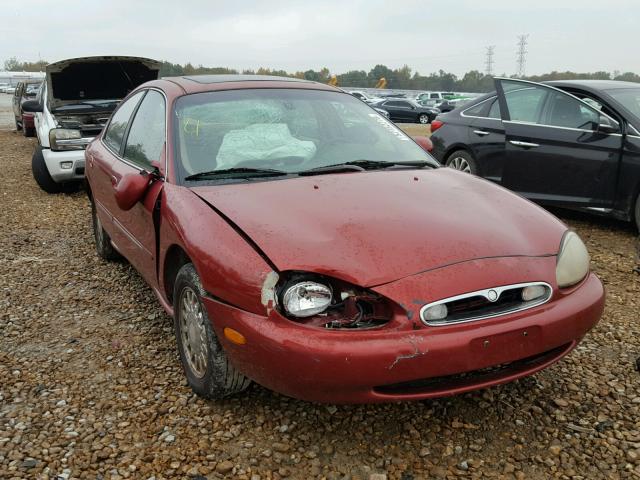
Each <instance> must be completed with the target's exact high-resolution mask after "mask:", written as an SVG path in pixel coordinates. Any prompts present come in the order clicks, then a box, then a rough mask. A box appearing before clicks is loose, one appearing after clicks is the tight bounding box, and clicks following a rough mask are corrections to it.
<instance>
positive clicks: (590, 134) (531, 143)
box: [431, 79, 640, 227]
mask: <svg viewBox="0 0 640 480" xmlns="http://www.w3.org/2000/svg"><path fill="white" fill-rule="evenodd" d="M431 131H432V132H434V133H433V135H432V136H431V140H432V142H433V152H432V153H433V154H434V155H435V156H436V158H438V160H440V162H441V163H443V164H445V165H447V166H449V167H452V168H456V169H458V170H463V171H465V172H469V173H472V174H475V175H479V176H481V177H484V178H487V179H489V180H492V181H494V182H496V183H499V184H501V185H503V186H505V187H507V188H509V189H511V190H514V191H516V192H518V193H520V194H521V195H523V196H525V197H527V198H529V199H531V200H533V201H536V202H538V203H541V204H546V205H555V206H561V207H568V208H578V209H586V210H590V211H593V212H596V213H600V214H604V215H609V216H612V217H615V218H619V219H623V220H627V221H635V222H636V225H638V226H639V227H640V84H637V83H631V82H619V81H607V80H574V81H554V82H547V83H543V84H541V83H532V82H526V81H523V80H513V79H496V91H495V92H493V93H489V94H487V95H484V96H483V97H479V98H477V99H475V100H473V101H472V102H470V103H468V104H466V105H465V106H463V107H462V108H458V109H456V110H454V111H452V112H450V113H447V114H442V115H440V116H438V118H437V119H436V120H435V121H433V122H432V125H431Z"/></svg>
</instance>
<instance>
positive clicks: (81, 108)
mask: <svg viewBox="0 0 640 480" xmlns="http://www.w3.org/2000/svg"><path fill="white" fill-rule="evenodd" d="M159 69H160V63H159V62H157V61H155V60H151V59H148V58H139V57H119V56H96V57H82V58H72V59H68V60H63V61H60V62H56V63H51V64H49V65H47V67H46V73H45V80H44V84H43V88H41V89H40V90H39V91H38V93H37V95H36V98H35V100H27V101H24V102H22V111H23V112H24V113H31V114H33V115H34V124H35V130H36V134H37V137H38V146H37V147H36V150H35V151H34V153H33V158H32V172H33V177H34V179H35V180H36V182H37V183H38V185H39V186H40V188H42V189H43V190H44V191H45V192H48V193H56V192H60V191H61V190H63V189H64V188H65V186H66V185H69V184H72V185H73V184H80V183H81V182H82V181H83V180H84V168H85V167H84V149H85V147H86V146H87V144H88V143H89V142H90V141H91V140H92V139H93V138H94V137H95V136H96V135H97V134H98V133H100V131H101V130H102V128H103V127H104V125H105V123H106V122H107V120H108V118H109V116H110V115H111V112H113V110H114V109H115V108H116V107H117V105H118V103H119V102H120V100H122V99H123V98H124V97H125V96H127V94H128V93H129V92H130V91H131V90H133V89H134V88H136V87H137V86H138V85H140V84H141V83H144V82H147V81H149V80H153V79H155V78H157V76H158V71H159Z"/></svg>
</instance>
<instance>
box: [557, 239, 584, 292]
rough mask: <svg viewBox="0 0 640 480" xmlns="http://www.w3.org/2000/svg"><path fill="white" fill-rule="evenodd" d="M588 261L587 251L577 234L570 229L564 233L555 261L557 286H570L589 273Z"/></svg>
mask: <svg viewBox="0 0 640 480" xmlns="http://www.w3.org/2000/svg"><path fill="white" fill-rule="evenodd" d="M589 262H590V259H589V252H588V251H587V247H585V245H584V243H583V242H582V240H580V237H579V236H578V234H577V233H575V232H572V231H568V232H567V233H565V235H564V237H562V242H561V243H560V251H559V252H558V261H557V263H556V281H557V282H558V287H560V288H565V287H570V286H572V285H575V284H576V283H578V282H580V281H581V280H582V279H583V278H584V277H586V276H587V273H589Z"/></svg>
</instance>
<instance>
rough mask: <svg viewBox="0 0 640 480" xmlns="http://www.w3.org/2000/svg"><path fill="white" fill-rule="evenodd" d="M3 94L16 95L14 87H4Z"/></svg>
mask: <svg viewBox="0 0 640 480" xmlns="http://www.w3.org/2000/svg"><path fill="white" fill-rule="evenodd" d="M4 93H8V94H9V95H13V94H14V93H16V87H14V86H13V85H10V86H8V87H6V88H5V89H4Z"/></svg>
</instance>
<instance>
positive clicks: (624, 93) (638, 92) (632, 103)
mask: <svg viewBox="0 0 640 480" xmlns="http://www.w3.org/2000/svg"><path fill="white" fill-rule="evenodd" d="M606 92H607V93H608V94H609V95H611V96H612V97H613V98H615V99H616V100H617V101H618V102H620V103H621V104H622V105H623V106H624V107H625V108H626V109H627V110H629V111H630V112H631V113H633V114H634V115H635V116H636V117H638V118H640V88H616V89H613V90H606Z"/></svg>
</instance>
